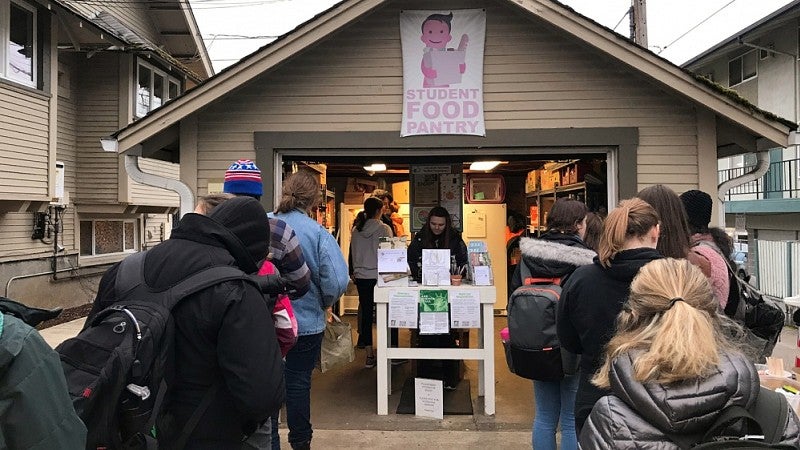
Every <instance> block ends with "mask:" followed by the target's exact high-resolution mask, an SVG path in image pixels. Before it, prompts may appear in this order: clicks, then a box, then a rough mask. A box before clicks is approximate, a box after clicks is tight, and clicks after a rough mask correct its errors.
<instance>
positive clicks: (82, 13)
mask: <svg viewBox="0 0 800 450" xmlns="http://www.w3.org/2000/svg"><path fill="white" fill-rule="evenodd" d="M54 1H55V2H56V3H57V4H58V5H59V6H61V7H62V8H63V9H65V10H67V11H69V12H70V13H72V14H73V15H75V16H77V17H80V18H81V19H82V20H85V21H86V22H88V23H91V24H92V25H93V26H95V27H97V28H98V29H100V30H102V31H103V32H105V33H106V34H108V35H109V36H110V37H112V38H114V39H115V40H117V41H119V42H121V43H123V44H125V47H126V48H134V49H139V50H146V51H150V52H153V53H155V54H156V55H158V56H159V57H161V58H163V59H164V60H165V61H166V62H168V63H169V64H172V65H175V66H177V67H180V68H181V69H182V70H183V71H184V72H186V73H187V74H188V75H189V76H190V77H192V78H193V79H195V81H196V82H198V83H199V82H201V81H203V80H205V79H207V78H208V77H210V76H213V75H214V69H213V67H212V66H211V58H210V57H209V56H208V51H207V50H206V47H205V44H204V43H203V39H202V37H201V35H200V31H199V28H198V26H197V22H196V21H195V18H194V14H193V13H192V9H191V7H190V5H189V2H188V0H160V1H159V2H158V5H157V7H155V6H154V7H151V8H149V9H148V10H147V14H148V16H149V18H150V20H151V23H152V25H153V27H154V28H155V29H156V30H157V31H158V32H159V35H160V42H158V43H154V42H151V41H150V40H148V39H147V38H146V37H145V36H142V35H140V34H138V33H136V32H135V31H134V30H132V29H130V28H129V27H127V26H126V25H125V24H124V23H123V22H122V21H120V20H119V18H117V17H116V16H114V15H113V13H111V12H109V11H106V10H104V9H103V5H104V4H106V3H107V4H108V5H114V4H115V3H118V2H115V1H114V0H97V1H96V2H92V3H91V4H90V6H91V9H92V10H94V11H95V12H94V13H93V14H88V13H87V10H86V8H85V7H84V8H83V9H81V8H78V7H76V5H74V4H73V3H76V0H54ZM79 5H80V4H79ZM84 6H85V5H84Z"/></svg>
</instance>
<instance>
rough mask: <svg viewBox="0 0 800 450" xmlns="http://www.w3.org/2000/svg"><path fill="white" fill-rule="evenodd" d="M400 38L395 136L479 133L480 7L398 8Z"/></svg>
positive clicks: (481, 132)
mask: <svg viewBox="0 0 800 450" xmlns="http://www.w3.org/2000/svg"><path fill="white" fill-rule="evenodd" d="M400 38H401V41H402V47H403V92H404V95H403V123H402V128H401V130H400V136H403V137H406V136H415V135H423V134H470V135H477V136H485V135H486V126H485V125H484V121H483V45H484V41H485V38H486V12H485V11H484V10H482V9H461V10H454V11H401V12H400Z"/></svg>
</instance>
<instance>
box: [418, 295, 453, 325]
mask: <svg viewBox="0 0 800 450" xmlns="http://www.w3.org/2000/svg"><path fill="white" fill-rule="evenodd" d="M447 299H448V293H447V291H446V290H443V289H441V290H440V289H437V290H424V289H423V290H420V291H419V334H445V333H449V332H450V327H449V323H448V319H447V318H448V311H449V308H448V306H449V305H448V301H447Z"/></svg>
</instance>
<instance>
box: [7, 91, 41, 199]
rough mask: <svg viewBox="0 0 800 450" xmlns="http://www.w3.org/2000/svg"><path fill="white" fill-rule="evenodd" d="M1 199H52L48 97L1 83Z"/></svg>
mask: <svg viewBox="0 0 800 450" xmlns="http://www.w3.org/2000/svg"><path fill="white" fill-rule="evenodd" d="M0 105H2V107H0V161H2V164H0V200H20V199H24V200H39V201H41V200H48V199H49V196H48V192H47V173H48V130H47V128H48V125H47V124H48V109H49V106H48V99H47V98H46V97H45V96H43V95H36V94H32V93H29V92H26V91H24V90H23V89H19V88H16V87H14V86H11V85H9V84H7V83H0Z"/></svg>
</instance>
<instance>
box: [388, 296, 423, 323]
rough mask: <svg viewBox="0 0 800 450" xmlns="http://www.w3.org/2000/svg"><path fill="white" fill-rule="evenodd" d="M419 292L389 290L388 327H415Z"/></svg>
mask: <svg viewBox="0 0 800 450" xmlns="http://www.w3.org/2000/svg"><path fill="white" fill-rule="evenodd" d="M418 303H419V293H418V292H417V291H406V290H402V291H401V290H391V291H389V328H417V314H418V312H419V309H418Z"/></svg>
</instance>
